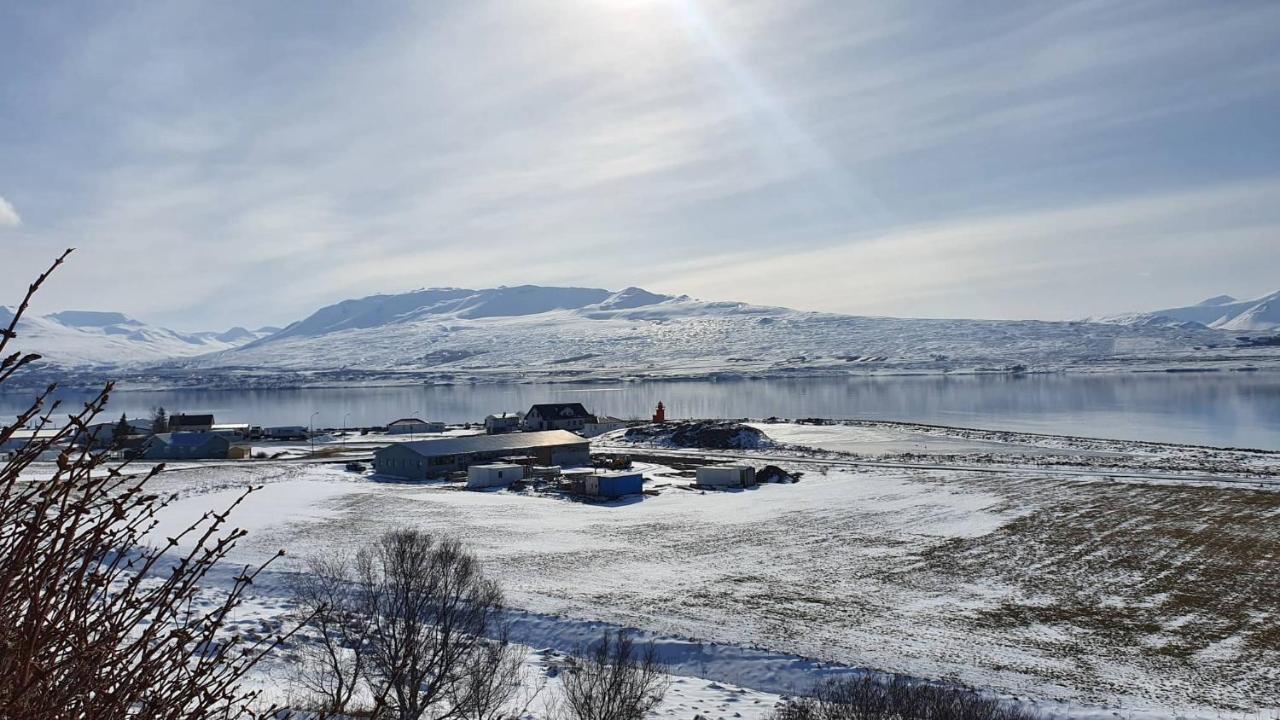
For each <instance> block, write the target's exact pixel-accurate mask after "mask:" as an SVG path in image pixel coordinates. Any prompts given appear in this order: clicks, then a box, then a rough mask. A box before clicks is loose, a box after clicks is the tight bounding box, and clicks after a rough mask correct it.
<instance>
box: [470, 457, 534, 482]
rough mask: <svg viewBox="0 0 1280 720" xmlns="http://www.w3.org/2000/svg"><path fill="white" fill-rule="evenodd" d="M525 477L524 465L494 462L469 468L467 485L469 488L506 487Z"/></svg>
mask: <svg viewBox="0 0 1280 720" xmlns="http://www.w3.org/2000/svg"><path fill="white" fill-rule="evenodd" d="M523 479H524V466H523V465H510V464H505V463H494V464H492V465H472V466H471V467H469V468H467V487H469V488H491V487H506V486H508V485H510V484H511V483H513V482H515V481H517V480H523Z"/></svg>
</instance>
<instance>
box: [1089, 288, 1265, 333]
mask: <svg viewBox="0 0 1280 720" xmlns="http://www.w3.org/2000/svg"><path fill="white" fill-rule="evenodd" d="M1089 321H1090V322H1100V323H1112V324H1119V325H1187V326H1200V327H1207V328H1213V329H1216V330H1228V331H1231V332H1270V331H1274V330H1280V291H1277V292H1273V293H1271V294H1270V295H1264V296H1262V297H1260V298H1254V299H1253V300H1237V299H1235V298H1233V297H1231V296H1230V295H1218V296H1216V297H1211V298H1209V299H1208V300H1203V301H1201V302H1198V303H1196V304H1195V305H1188V306H1186V307H1177V308H1166V309H1164V310H1152V311H1150V312H1134V313H1125V314H1121V315H1107V316H1102V317H1097V318H1090V319H1089Z"/></svg>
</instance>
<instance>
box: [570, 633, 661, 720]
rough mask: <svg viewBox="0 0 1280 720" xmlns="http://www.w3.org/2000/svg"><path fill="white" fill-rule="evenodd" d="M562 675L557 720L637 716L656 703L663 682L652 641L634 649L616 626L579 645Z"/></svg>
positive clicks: (617, 719) (634, 719)
mask: <svg viewBox="0 0 1280 720" xmlns="http://www.w3.org/2000/svg"><path fill="white" fill-rule="evenodd" d="M562 678H563V685H564V691H563V697H562V698H561V700H562V702H561V704H560V706H559V708H558V714H559V715H560V717H561V718H562V719H563V720H640V719H641V718H643V717H644V716H645V715H646V714H647V713H648V712H649V711H650V710H652V709H653V708H654V707H655V706H657V704H658V703H660V702H662V697H663V695H665V694H666V692H667V687H668V684H669V681H668V679H667V672H666V668H665V667H664V666H663V665H662V663H660V662H659V661H658V653H657V649H656V648H655V647H654V644H653V643H652V642H650V643H647V644H645V645H644V646H642V647H640V648H637V647H636V645H635V641H634V640H632V639H631V637H630V636H628V635H627V634H626V633H624V632H622V631H621V630H619V631H618V632H617V633H616V634H613V635H610V634H609V633H607V632H606V633H605V634H604V635H603V636H602V637H601V638H600V640H599V641H598V642H596V643H593V644H592V645H591V646H590V647H588V648H580V649H579V651H578V652H577V653H576V655H575V656H574V657H571V658H570V659H569V662H568V665H567V667H566V668H565V672H564V674H563V675H562Z"/></svg>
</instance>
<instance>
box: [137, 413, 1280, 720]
mask: <svg viewBox="0 0 1280 720" xmlns="http://www.w3.org/2000/svg"><path fill="white" fill-rule="evenodd" d="M840 427H848V428H849V430H848V433H847V437H844V438H840V437H838V435H839V430H838V428H840ZM833 428H836V429H833ZM765 429H766V430H767V431H768V430H772V431H774V432H777V434H778V435H779V436H780V439H781V437H787V433H792V435H791V436H790V437H788V441H789V442H797V441H798V438H799V437H800V433H814V432H818V430H816V429H814V428H805V427H802V426H786V427H782V426H776V427H775V426H766V427H765ZM893 431H894V428H892V427H888V426H885V427H880V428H878V429H877V430H876V432H877V433H879V435H877V438H878V439H877V440H875V441H874V442H885V441H889V442H904V443H908V444H909V443H911V442H915V441H917V439H918V436H920V435H929V434H930V433H938V432H939V431H936V430H930V429H928V428H921V427H914V428H906V427H904V428H901V429H900V433H901V436H900V437H897V438H893V437H888V438H886V435H888V436H892V434H893ZM820 432H821V433H822V437H821V438H818V439H819V440H822V441H823V442H829V443H835V444H841V443H845V444H848V443H853V444H854V446H856V444H857V443H861V442H865V441H867V437H866V433H867V432H868V428H858V427H854V426H827V427H824V428H822V429H821V430H820ZM808 439H810V440H813V439H814V437H813V436H812V435H811V436H809V437H808ZM955 441H956V442H960V441H961V440H960V439H956V440H955ZM978 441H980V442H982V443H989V442H993V440H992V439H991V438H990V437H984V438H980V439H978ZM1020 442H1023V443H1033V442H1036V441H1034V440H1028V439H1023V440H1021V441H1020ZM1054 442H1056V441H1053V440H1046V441H1043V443H1045V444H1054ZM1082 442H1085V443H1086V444H1088V443H1092V442H1094V441H1082ZM813 444H817V443H813ZM846 447H848V445H846ZM1165 447H1171V448H1173V449H1171V450H1170V452H1177V450H1176V448H1174V447H1173V446H1165ZM1112 449H1113V448H1101V450H1102V451H1104V452H1105V453H1107V454H1110V452H1111V450H1112ZM1137 450H1138V452H1137V454H1138V455H1141V454H1142V452H1143V450H1142V449H1141V448H1138V449H1137ZM762 452H763V451H762ZM1187 452H1191V450H1188V451H1187ZM962 457H963V456H962ZM1259 457H1260V458H1262V459H1261V460H1259V462H1260V463H1261V464H1260V465H1259V467H1261V468H1264V471H1263V472H1261V473H1259V474H1258V475H1257V476H1256V478H1255V479H1257V480H1258V482H1257V483H1253V484H1251V485H1249V486H1245V487H1241V486H1231V485H1225V484H1224V485H1206V484H1191V483H1177V482H1167V481H1162V482H1151V483H1148V482H1142V481H1137V480H1134V479H1132V478H1130V479H1127V480H1124V481H1119V480H1113V479H1109V478H1108V477H1107V473H1106V472H1105V470H1101V469H1099V470H1097V472H1096V474H1083V475H1080V474H1077V475H1067V474H1062V473H1058V472H1055V471H1054V470H1053V469H1052V468H1049V469H1026V470H1015V471H1013V472H1000V473H997V472H988V471H985V470H984V469H983V466H982V464H981V463H980V462H976V461H975V462H974V463H973V464H972V466H971V467H969V468H967V469H961V470H957V469H946V470H943V469H930V468H927V467H924V466H921V467H867V468H858V467H850V466H842V465H839V464H836V463H835V461H824V460H822V459H819V458H805V457H804V456H803V455H802V454H796V455H792V456H790V458H789V460H788V461H787V462H786V466H787V467H788V468H789V469H794V470H800V471H803V472H804V473H805V475H804V476H803V478H802V480H801V482H799V483H798V484H794V485H766V486H762V487H760V488H757V489H754V490H748V491H738V492H718V493H704V492H699V491H695V490H688V489H681V488H680V487H679V486H680V485H684V484H687V482H688V480H687V476H688V474H689V473H688V471H687V470H682V469H680V468H679V467H659V466H645V468H644V469H645V470H646V474H647V476H648V477H649V478H650V482H649V483H648V485H649V486H650V487H653V488H657V489H658V490H659V491H660V494H659V495H657V496H646V497H643V498H633V499H630V500H629V501H624V502H620V503H616V504H612V505H585V504H579V503H572V502H568V501H565V500H559V499H553V498H551V497H547V496H541V495H534V494H521V493H513V492H483V493H477V492H467V491H464V490H461V489H458V488H456V487H450V486H447V485H441V484H410V483H398V482H379V481H378V480H377V479H376V478H369V477H365V476H361V475H358V474H355V473H348V472H345V471H343V470H342V469H341V466H340V465H338V466H334V465H316V464H304V463H280V462H262V463H259V464H256V465H255V464H238V465H234V466H218V465H206V466H200V467H192V468H187V469H183V470H179V471H173V472H167V473H164V474H163V475H162V476H161V477H160V479H159V480H157V483H158V485H157V487H159V488H163V489H166V490H170V491H175V492H179V493H180V499H179V500H178V502H177V503H176V504H175V505H174V506H173V507H171V508H170V510H169V511H167V512H166V514H165V517H164V522H165V528H162V530H164V529H168V528H171V527H173V526H176V525H177V524H179V523H182V522H185V521H186V520H188V519H190V518H192V517H194V516H196V515H198V514H199V513H202V512H203V511H205V510H206V509H209V508H213V507H218V506H219V505H223V504H225V503H227V502H229V501H230V499H231V498H232V497H233V496H234V495H235V494H236V493H238V492H239V489H240V488H241V487H242V486H244V485H245V484H251V483H252V484H264V487H263V489H262V490H260V491H259V492H258V493H257V494H255V495H254V496H251V498H250V501H249V502H248V503H247V504H246V505H245V506H244V508H243V511H242V512H240V513H239V514H238V515H237V521H238V522H239V524H240V525H242V526H244V527H246V528H247V529H249V530H250V531H251V534H250V536H249V537H248V538H247V539H246V541H245V542H244V543H242V545H241V546H240V547H239V548H238V549H237V551H236V552H237V555H236V558H235V559H236V560H242V561H245V562H250V561H254V560H260V559H265V558H266V557H267V556H269V555H270V554H271V553H273V552H274V551H275V550H276V549H278V548H281V547H284V548H288V549H289V550H290V551H291V553H293V555H295V556H297V555H306V554H308V553H315V552H322V551H329V550H335V549H350V548H352V547H355V546H356V545H358V544H359V543H361V542H364V541H366V540H368V539H370V538H371V537H373V536H374V535H376V534H377V533H379V532H381V531H382V530H384V529H386V528H389V527H396V526H414V527H421V528H424V529H428V530H431V531H433V532H440V533H449V534H452V535H456V536H458V537H460V538H462V539H463V540H465V541H466V542H467V543H468V544H469V545H470V546H471V547H472V548H473V549H474V550H475V551H476V552H477V553H478V554H479V555H480V557H481V558H482V559H483V561H484V563H485V566H486V568H487V570H488V571H489V572H491V573H492V574H493V575H494V576H496V577H497V578H499V579H500V580H501V581H502V583H503V586H504V587H505V589H506V592H507V595H508V598H509V600H510V602H511V604H512V605H513V607H515V608H518V609H520V610H522V611H527V612H526V613H523V614H519V615H518V622H517V633H516V637H517V639H519V640H520V641H521V642H524V643H526V644H528V645H530V646H531V647H533V648H551V649H556V650H563V649H566V648H567V647H569V646H571V645H572V644H573V643H574V642H577V641H578V640H580V639H582V638H584V637H588V636H589V635H590V634H592V633H594V632H596V631H598V628H599V626H598V625H593V624H591V623H593V622H595V623H608V624H611V625H618V626H628V627H635V628H641V629H643V630H645V631H647V632H648V633H650V634H652V636H654V637H658V638H662V639H664V652H665V653H666V655H667V657H668V658H669V659H671V660H672V661H673V663H674V667H673V673H675V674H676V675H679V676H682V677H683V678H685V679H684V680H683V681H682V682H681V683H679V684H678V685H677V688H678V689H679V692H677V693H675V694H673V695H672V696H671V697H670V699H669V702H668V706H667V708H666V709H665V710H664V712H663V714H661V715H660V716H661V717H673V718H692V717H694V715H695V714H696V713H698V712H701V713H702V714H704V715H706V716H708V717H746V718H754V717H761V716H763V714H764V712H765V711H766V710H767V708H768V707H771V706H772V702H773V701H774V700H775V699H776V696H777V695H779V694H783V693H787V692H791V691H795V690H799V689H803V688H804V687H806V686H807V685H809V684H810V683H811V682H812V680H813V679H814V678H815V677H816V673H817V670H816V667H815V664H814V662H812V660H817V661H822V662H827V663H836V664H843V665H856V666H865V667H869V668H874V669H877V670H885V671H898V672H906V673H910V674H913V675H918V676H925V677H931V678H944V679H950V680H955V681H959V682H964V683H970V684H974V685H978V686H983V687H988V688H992V689H993V690H995V691H998V692H1001V693H1006V694H1009V695H1013V696H1018V697H1024V698H1032V699H1034V700H1036V701H1038V702H1041V703H1045V704H1046V705H1047V706H1049V707H1051V708H1054V709H1056V710H1058V711H1063V710H1065V709H1066V708H1068V707H1070V708H1073V709H1074V710H1073V712H1074V711H1075V710H1079V709H1080V708H1081V707H1082V706H1089V707H1091V708H1092V710H1091V711H1090V714H1097V713H1101V712H1105V711H1106V709H1107V708H1110V709H1117V710H1118V711H1119V712H1121V713H1122V714H1123V715H1125V716H1129V715H1131V714H1132V715H1133V716H1135V717H1142V716H1148V715H1149V716H1160V715H1164V714H1170V713H1174V712H1177V713H1181V714H1184V715H1195V716H1203V717H1226V716H1232V715H1233V714H1234V713H1240V714H1246V713H1257V712H1264V714H1263V715H1262V716H1263V717H1271V716H1272V715H1274V714H1275V713H1276V710H1275V708H1276V707H1277V706H1278V705H1280V702H1277V700H1276V698H1278V697H1280V669H1278V668H1280V636H1278V635H1277V628H1280V565H1278V563H1280V524H1278V523H1277V522H1276V520H1277V518H1280V492H1276V491H1275V487H1277V486H1275V485H1274V483H1278V482H1280V478H1278V477H1276V475H1278V474H1280V473H1276V471H1275V467H1276V459H1275V456H1274V455H1270V456H1268V455H1267V454H1259ZM1153 458H1154V462H1156V465H1155V467H1160V466H1159V462H1160V458H1159V457H1155V456H1153ZM1267 458H1270V459H1267ZM1139 465H1141V462H1139V461H1134V464H1133V465H1132V466H1131V471H1132V467H1137V466H1139ZM1267 473H1271V475H1270V476H1268V475H1267ZM1268 482H1270V483H1272V484H1273V485H1267V483H1268ZM1260 486H1263V487H1260ZM279 584H280V583H267V584H265V585H264V586H263V587H260V588H259V592H260V593H262V595H261V597H260V598H259V600H258V601H257V602H259V603H260V605H261V608H262V610H261V612H259V611H254V610H252V609H250V610H248V611H246V612H247V613H248V615H247V616H246V618H245V621H246V622H261V615H262V614H263V613H266V614H268V615H270V614H272V613H275V614H277V615H278V614H279V613H282V612H285V611H287V600H286V599H285V598H284V596H283V595H282V591H281V590H280V588H279ZM531 657H532V656H531ZM539 657H542V656H539ZM805 658H808V659H811V660H804V659H805ZM544 659H545V658H544ZM539 663H544V660H536V659H534V660H531V665H530V667H531V668H534V669H536V668H538V667H541V665H539ZM264 681H267V680H264ZM730 686H740V687H743V688H751V690H750V691H746V692H743V691H740V690H738V689H737V688H734V687H730ZM695 705H696V706H697V707H698V708H699V710H694V709H693V707H694V706H695ZM735 713H737V714H735Z"/></svg>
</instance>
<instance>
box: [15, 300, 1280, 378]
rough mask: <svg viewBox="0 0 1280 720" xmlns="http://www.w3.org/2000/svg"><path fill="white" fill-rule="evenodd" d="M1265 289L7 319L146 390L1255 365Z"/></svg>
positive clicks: (1273, 319)
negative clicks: (253, 320)
mask: <svg viewBox="0 0 1280 720" xmlns="http://www.w3.org/2000/svg"><path fill="white" fill-rule="evenodd" d="M1276 297H1277V296H1276V295H1272V296H1268V298H1260V299H1258V300H1255V301H1248V302H1244V303H1225V304H1219V305H1202V306H1193V307H1191V308H1183V309H1174V310H1169V311H1159V312H1162V313H1163V312H1168V313H1170V314H1171V315H1170V316H1165V315H1160V314H1152V313H1138V314H1131V315H1127V316H1112V317H1109V318H1101V319H1100V320H1101V322H1040V321H995V320H937V319H902V318H883V317H857V316H849V315H837V314H830V313H814V312H801V311H796V310H790V309H787V308H778V307H763V306H757V305H749V304H745V303H737V302H716V301H705V300H698V299H695V298H690V297H688V296H684V295H681V296H671V295H661V294H657V293H652V292H649V291H647V290H644V289H641V288H636V287H630V288H626V289H624V290H621V291H617V292H612V291H609V290H604V289H597V288H577V287H538V286H531V285H524V286H519V287H500V288H492V289H487V290H471V289H464V288H436V289H427V290H417V291H413V292H409V293H402V294H396V295H374V296H370V297H365V298H359V299H353V300H346V301H343V302H340V303H336V304H334V305H330V306H327V307H324V308H321V309H320V310H317V311H316V312H315V313H313V314H312V315H310V316H309V317H307V318H305V319H303V320H301V321H299V322H295V323H293V324H292V325H290V326H288V327H287V328H285V329H284V330H280V331H278V332H272V331H274V330H275V329H274V328H263V329H260V330H258V331H249V330H245V329H244V328H239V327H237V328H232V329H231V330H229V331H227V332H224V333H189V334H182V333H175V332H173V331H170V330H165V329H163V328H155V327H151V326H147V325H144V324H142V323H139V322H137V321H135V320H131V319H129V318H127V317H124V316H122V315H119V314H118V313H98V312H87V311H69V312H66V313H59V314H57V315H56V316H46V317H42V318H40V317H33V318H30V319H29V320H28V321H27V322H26V323H24V326H23V327H22V328H20V332H21V333H22V335H23V337H22V342H23V343H24V347H27V348H29V349H32V350H36V351H40V352H43V353H45V354H46V355H48V356H49V357H50V358H51V359H52V360H53V361H55V362H57V363H59V364H62V365H67V366H74V365H90V366H93V365H97V366H103V365H110V366H117V367H119V368H127V369H129V370H130V371H132V372H135V373H136V377H135V382H137V383H138V384H140V385H153V386H154V385H157V384H164V383H165V379H166V378H173V379H175V380H176V381H180V383H181V384H182V385H184V386H188V387H192V386H205V387H224V386H234V387H243V386H244V384H245V383H246V382H249V383H253V384H260V385H272V384H281V383H284V384H290V385H297V384H306V383H307V382H308V376H316V377H317V380H319V381H322V382H325V383H329V384H332V383H351V382H367V381H398V382H403V381H415V380H426V381H430V382H456V381H458V380H459V379H463V380H467V381H525V380H535V381H536V380H553V381H564V380H573V381H586V380H603V379H614V380H616V379H628V380H630V379H646V378H649V379H660V378H718V377H791V376H797V375H839V374H902V373H913V374H918V373H928V374H936V373H954V372H964V373H1010V372H1013V373H1020V372H1053V371H1063V370H1066V371H1141V370H1163V369H1170V368H1174V369H1189V368H1191V369H1194V368H1199V369H1240V368H1251V369H1256V368H1257V367H1259V366H1260V365H1272V364H1274V365H1280V349H1272V348H1256V347H1254V348H1246V347H1242V346H1241V345H1240V343H1239V342H1238V341H1237V340H1236V337H1235V334H1236V333H1238V332H1240V331H1244V330H1249V331H1257V330H1265V329H1267V328H1269V327H1280V325H1277V324H1276V323H1277V322H1278V321H1280V318H1277V313H1278V312H1280V309H1278V308H1280V303H1277V302H1275V299H1276ZM1183 311H1185V312H1183ZM1175 316H1176V317H1175ZM58 317H61V318H63V320H64V321H65V322H59V320H58V319H57V318H58ZM68 323H69V324H68ZM1210 324H1214V325H1218V326H1220V327H1221V329H1210V328H1208V327H1206V325H1210ZM119 374H120V373H117V375H119ZM125 379H129V378H128V376H127V375H126V377H125Z"/></svg>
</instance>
